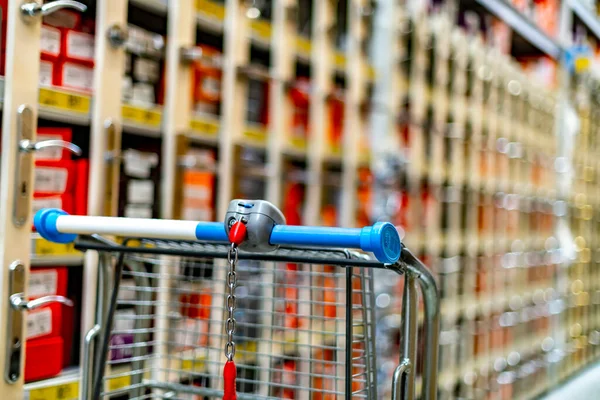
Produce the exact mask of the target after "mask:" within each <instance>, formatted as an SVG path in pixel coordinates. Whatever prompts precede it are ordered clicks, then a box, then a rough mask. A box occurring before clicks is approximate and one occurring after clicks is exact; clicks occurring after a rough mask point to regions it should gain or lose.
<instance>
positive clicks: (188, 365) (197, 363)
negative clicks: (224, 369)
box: [181, 358, 206, 372]
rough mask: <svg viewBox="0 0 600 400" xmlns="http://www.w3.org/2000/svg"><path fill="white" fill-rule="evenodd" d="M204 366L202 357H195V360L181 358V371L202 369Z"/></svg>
mask: <svg viewBox="0 0 600 400" xmlns="http://www.w3.org/2000/svg"><path fill="white" fill-rule="evenodd" d="M205 368H206V362H205V359H204V358H196V359H195V360H182V361H181V369H182V370H183V371H194V372H198V371H203V370H205Z"/></svg>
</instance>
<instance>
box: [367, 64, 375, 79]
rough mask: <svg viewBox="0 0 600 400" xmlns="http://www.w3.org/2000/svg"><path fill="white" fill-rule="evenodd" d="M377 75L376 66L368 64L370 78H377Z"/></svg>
mask: <svg viewBox="0 0 600 400" xmlns="http://www.w3.org/2000/svg"><path fill="white" fill-rule="evenodd" d="M376 77H377V71H375V67H373V66H372V65H370V64H369V65H367V78H368V79H370V80H375V78H376Z"/></svg>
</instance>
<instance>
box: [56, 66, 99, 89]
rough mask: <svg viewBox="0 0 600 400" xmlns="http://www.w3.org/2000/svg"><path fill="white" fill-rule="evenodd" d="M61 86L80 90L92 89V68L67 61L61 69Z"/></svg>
mask: <svg viewBox="0 0 600 400" xmlns="http://www.w3.org/2000/svg"><path fill="white" fill-rule="evenodd" d="M62 75H63V79H62V84H63V86H69V87H72V88H76V89H80V90H92V89H93V87H94V69H93V68H89V67H86V66H83V65H77V64H71V63H67V64H65V65H64V66H63V71H62Z"/></svg>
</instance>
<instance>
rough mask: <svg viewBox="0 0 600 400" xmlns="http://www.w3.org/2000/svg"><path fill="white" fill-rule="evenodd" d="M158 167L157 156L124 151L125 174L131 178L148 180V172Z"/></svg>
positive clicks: (130, 150)
mask: <svg viewBox="0 0 600 400" xmlns="http://www.w3.org/2000/svg"><path fill="white" fill-rule="evenodd" d="M156 165H158V156H157V155H156V154H152V153H142V152H140V151H136V150H132V149H129V150H125V154H124V167H125V174H126V175H127V176H130V177H133V178H149V177H150V170H151V169H152V168H153V167H155V166H156Z"/></svg>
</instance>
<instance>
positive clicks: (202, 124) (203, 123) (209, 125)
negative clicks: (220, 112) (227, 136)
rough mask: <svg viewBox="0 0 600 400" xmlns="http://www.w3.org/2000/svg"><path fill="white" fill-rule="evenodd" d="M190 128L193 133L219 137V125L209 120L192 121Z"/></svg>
mask: <svg viewBox="0 0 600 400" xmlns="http://www.w3.org/2000/svg"><path fill="white" fill-rule="evenodd" d="M190 128H192V130H193V131H195V132H198V133H201V134H202V135H206V136H217V135H218V134H219V123H218V122H217V121H210V120H207V119H192V121H191V122H190Z"/></svg>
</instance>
